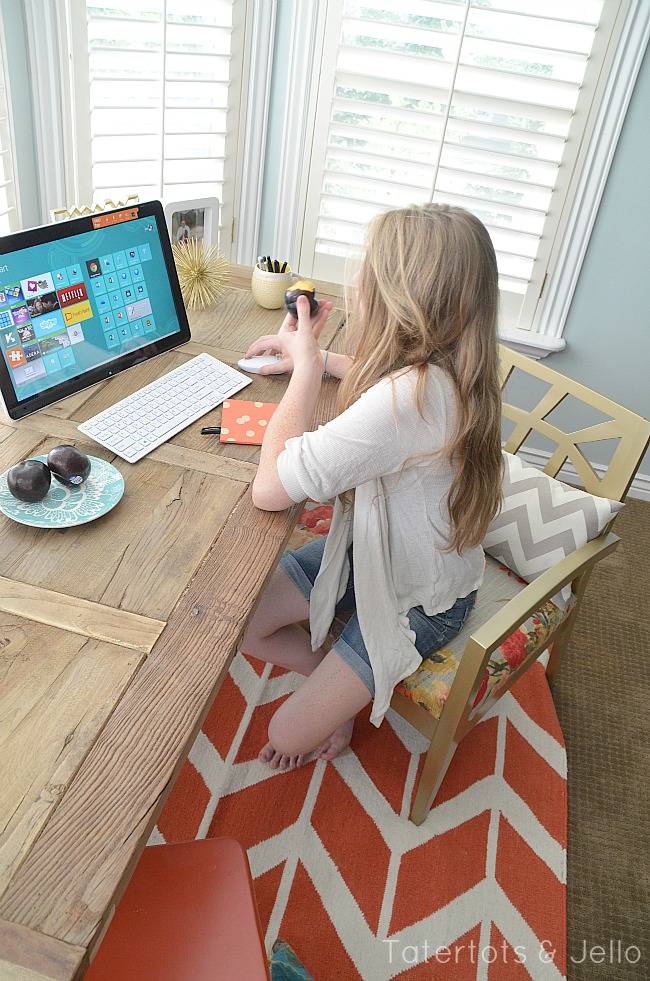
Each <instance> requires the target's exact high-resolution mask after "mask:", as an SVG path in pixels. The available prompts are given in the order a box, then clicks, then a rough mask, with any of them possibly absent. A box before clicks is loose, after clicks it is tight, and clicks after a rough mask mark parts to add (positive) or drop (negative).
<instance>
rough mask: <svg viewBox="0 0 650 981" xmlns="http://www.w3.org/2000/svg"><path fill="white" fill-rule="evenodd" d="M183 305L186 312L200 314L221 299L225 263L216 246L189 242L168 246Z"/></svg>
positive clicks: (224, 285) (226, 275)
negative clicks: (171, 253)
mask: <svg viewBox="0 0 650 981" xmlns="http://www.w3.org/2000/svg"><path fill="white" fill-rule="evenodd" d="M172 252H173V254H174V262H175V263H176V270H177V272H178V281H179V283H180V286H181V293H182V294H183V301H184V303H185V306H186V307H187V308H188V310H202V309H203V308H204V307H207V306H209V305H210V304H211V303H214V302H216V300H218V299H219V298H220V297H222V296H223V294H224V293H225V290H226V282H227V278H228V260H227V259H226V258H225V256H224V255H223V254H222V253H221V252H220V251H219V248H218V247H217V246H216V245H206V244H205V242H204V241H203V239H198V238H190V239H188V240H187V241H185V242H183V243H182V244H180V243H176V244H174V245H172Z"/></svg>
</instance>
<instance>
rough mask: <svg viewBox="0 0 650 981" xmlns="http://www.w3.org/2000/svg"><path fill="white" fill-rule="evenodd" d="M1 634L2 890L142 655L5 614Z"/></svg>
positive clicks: (2, 619) (0, 806)
mask: <svg viewBox="0 0 650 981" xmlns="http://www.w3.org/2000/svg"><path fill="white" fill-rule="evenodd" d="M0 636H2V638H3V647H2V658H1V660H0V668H1V671H2V674H1V678H0V682H1V683H0V894H1V893H2V891H3V889H4V887H6V885H7V884H8V882H9V880H10V878H11V876H12V875H13V874H14V873H15V871H16V869H17V868H18V867H19V866H20V863H21V861H22V860H23V859H24V857H25V854H26V852H27V851H28V849H29V847H31V844H32V843H33V841H34V840H35V839H36V837H37V836H38V834H39V833H40V830H41V828H42V826H43V825H44V824H45V822H46V820H47V819H48V817H49V816H50V813H51V811H52V810H53V809H54V807H55V806H56V804H57V803H58V801H59V800H60V799H61V797H62V796H63V794H64V792H65V790H66V788H67V786H68V785H69V783H70V781H71V779H72V777H73V776H74V774H75V772H76V770H77V769H78V767H79V765H80V763H81V761H82V760H83V758H84V756H85V755H86V753H87V751H88V749H89V748H90V746H91V745H92V743H93V742H94V740H95V739H96V738H97V736H98V734H99V733H100V732H101V729H102V727H103V725H104V724H105V722H106V718H107V717H108V715H109V714H110V712H111V711H112V710H113V709H114V707H115V705H116V703H117V702H118V700H119V698H120V697H121V696H122V694H123V692H124V691H125V689H126V687H127V685H128V683H129V682H130V680H131V678H132V677H133V674H134V673H135V671H136V670H137V668H138V666H139V665H140V663H141V661H142V659H143V655H142V654H141V653H140V652H137V651H134V650H132V649H128V648H125V647H116V646H114V645H110V644H106V643H101V642H98V641H95V640H91V639H88V638H86V637H81V636H78V635H76V634H71V633H69V632H68V631H64V630H61V629H58V628H56V627H45V626H42V625H38V624H34V623H30V622H28V621H25V620H24V619H22V618H19V617H15V616H11V615H9V614H0ZM35 724H36V725H37V730H35Z"/></svg>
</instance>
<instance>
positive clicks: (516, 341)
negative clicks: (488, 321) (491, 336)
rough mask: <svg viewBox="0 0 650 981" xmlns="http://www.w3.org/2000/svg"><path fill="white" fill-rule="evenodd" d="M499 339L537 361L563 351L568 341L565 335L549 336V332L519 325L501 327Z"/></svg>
mask: <svg viewBox="0 0 650 981" xmlns="http://www.w3.org/2000/svg"><path fill="white" fill-rule="evenodd" d="M499 340H500V342H501V343H502V344H504V345H505V346H506V347H509V348H512V350H513V351H518V352H519V353H520V354H527V355H528V357H529V358H533V359H534V360H535V361H539V360H540V358H546V357H548V355H549V354H556V353H557V352H558V351H563V350H564V348H565V347H566V341H565V340H564V338H563V337H549V335H548V334H537V333H535V332H533V331H530V330H519V329H518V328H517V327H514V328H513V327H511V328H509V329H506V328H499Z"/></svg>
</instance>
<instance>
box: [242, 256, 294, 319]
mask: <svg viewBox="0 0 650 981" xmlns="http://www.w3.org/2000/svg"><path fill="white" fill-rule="evenodd" d="M292 282H293V276H292V273H291V266H287V268H286V270H285V271H284V272H283V273H272V272H264V270H262V269H260V267H259V266H258V265H257V263H256V264H255V266H254V267H253V277H252V279H251V293H252V294H253V298H254V299H255V300H256V302H257V303H259V305H260V306H261V307H266V309H267V310H279V309H280V307H283V306H284V294H285V293H286V291H287V290H288V289H289V288H290V286H291V284H292Z"/></svg>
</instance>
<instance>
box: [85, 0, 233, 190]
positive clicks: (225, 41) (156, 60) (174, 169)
mask: <svg viewBox="0 0 650 981" xmlns="http://www.w3.org/2000/svg"><path fill="white" fill-rule="evenodd" d="M233 5H234V0H121V2H120V0H114V5H111V6H102V5H99V4H97V3H94V2H92V0H88V2H87V4H86V8H87V17H88V36H87V37H88V72H89V79H90V121H89V125H90V134H89V139H90V151H91V166H92V192H93V196H94V200H96V201H100V202H101V201H102V200H103V199H104V198H106V197H110V198H114V197H118V198H119V197H122V196H123V195H125V194H127V193H129V192H136V193H138V194H139V195H140V199H141V200H147V199H151V198H164V199H166V200H169V201H178V200H187V199H195V198H205V197H212V196H216V197H217V198H219V199H220V200H221V201H223V187H224V180H225V171H226V157H227V137H228V126H227V117H228V112H229V108H230V101H231V97H230V95H229V86H230V75H231V55H232V45H231V40H232V28H233V23H232V21H233Z"/></svg>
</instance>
